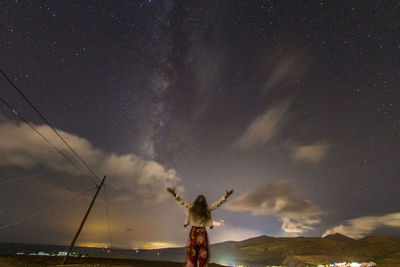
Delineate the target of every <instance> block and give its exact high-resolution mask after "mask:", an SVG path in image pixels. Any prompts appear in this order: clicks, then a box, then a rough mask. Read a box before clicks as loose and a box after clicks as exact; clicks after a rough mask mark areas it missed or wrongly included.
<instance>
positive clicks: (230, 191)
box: [208, 190, 233, 210]
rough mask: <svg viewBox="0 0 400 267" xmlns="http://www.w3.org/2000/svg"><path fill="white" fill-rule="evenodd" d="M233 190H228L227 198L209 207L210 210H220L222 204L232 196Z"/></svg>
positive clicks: (222, 198)
mask: <svg viewBox="0 0 400 267" xmlns="http://www.w3.org/2000/svg"><path fill="white" fill-rule="evenodd" d="M232 193H233V190H227V191H226V194H225V196H223V197H221V198H220V199H219V200H218V201H217V202H214V203H213V204H211V205H209V206H208V209H209V210H215V209H216V208H218V207H219V206H221V205H222V203H224V202H225V201H226V200H227V198H228V197H229V196H230V195H232Z"/></svg>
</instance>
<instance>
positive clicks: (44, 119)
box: [0, 70, 100, 181]
mask: <svg viewBox="0 0 400 267" xmlns="http://www.w3.org/2000/svg"><path fill="white" fill-rule="evenodd" d="M0 72H1V74H3V76H4V77H5V78H6V79H7V81H8V82H9V83H10V84H11V85H12V86H13V87H14V88H15V90H17V92H18V93H19V94H20V95H21V96H22V97H23V98H24V99H25V101H26V102H28V104H29V105H30V106H31V107H32V108H33V109H34V110H35V111H36V113H37V114H39V116H40V117H41V118H42V120H43V121H45V122H46V124H47V125H48V126H49V127H50V128H51V129H52V130H53V132H55V133H56V134H57V136H58V137H60V139H61V140H62V141H63V142H64V144H65V145H66V146H67V147H68V148H69V149H70V150H71V151H72V153H74V155H75V156H77V157H78V158H79V160H80V161H81V162H82V163H83V165H85V167H86V168H87V169H88V170H89V171H90V172H91V173H92V174H93V176H94V177H96V178H97V180H98V181H100V179H99V177H98V176H97V175H96V174H95V173H94V171H92V169H91V168H89V166H88V165H87V164H86V162H85V161H84V160H83V159H82V158H81V157H80V156H79V155H78V154H77V153H76V152H75V150H74V149H73V148H72V147H71V146H70V145H69V144H68V143H67V141H65V139H64V138H63V137H62V136H61V135H60V134H59V133H58V132H57V130H56V129H55V128H54V127H53V126H52V125H51V124H50V122H49V121H48V120H47V119H46V118H45V117H44V116H43V115H42V113H41V112H40V111H39V110H38V109H37V108H36V107H35V106H34V105H33V104H32V102H31V101H30V100H29V99H28V98H27V97H26V96H25V95H24V94H23V93H22V91H21V90H20V89H18V87H17V86H16V85H15V84H14V83H13V81H11V80H10V78H8V76H7V75H6V74H5V73H4V72H3V71H2V70H0Z"/></svg>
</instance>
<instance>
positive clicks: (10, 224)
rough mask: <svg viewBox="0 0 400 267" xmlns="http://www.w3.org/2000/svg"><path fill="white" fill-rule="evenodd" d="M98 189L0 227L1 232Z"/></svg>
mask: <svg viewBox="0 0 400 267" xmlns="http://www.w3.org/2000/svg"><path fill="white" fill-rule="evenodd" d="M96 188H97V186H95V187H93V188H91V189H89V190H86V191H85V192H82V193H79V194H78V195H76V196H75V197H73V198H70V199H68V200H65V201H63V202H60V203H57V204H56V205H54V206H50V207H47V208H44V209H41V210H39V211H37V212H35V213H33V214H31V215H29V216H27V217H25V218H22V219H19V220H17V221H15V222H13V223H9V224H5V225H1V226H0V230H2V229H4V228H8V227H10V226H14V225H17V224H20V223H23V222H25V221H27V220H29V219H31V218H33V217H35V216H37V215H39V214H42V213H45V212H46V211H49V210H51V209H54V208H57V207H59V206H62V205H64V204H66V203H68V202H70V201H73V200H75V199H77V198H79V197H82V196H83V195H84V194H86V193H89V192H90V191H93V190H94V189H96Z"/></svg>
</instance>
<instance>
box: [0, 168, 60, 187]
mask: <svg viewBox="0 0 400 267" xmlns="http://www.w3.org/2000/svg"><path fill="white" fill-rule="evenodd" d="M52 172H55V171H48V172H42V173H37V174H31V175H28V176H24V177H20V178H16V179H10V180H7V181H3V182H0V185H3V184H10V183H15V182H19V181H23V180H28V179H31V178H34V177H37V176H40V175H46V174H50V173H52Z"/></svg>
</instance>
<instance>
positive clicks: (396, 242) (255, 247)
mask: <svg viewBox="0 0 400 267" xmlns="http://www.w3.org/2000/svg"><path fill="white" fill-rule="evenodd" d="M180 250H181V249H164V250H158V251H160V252H161V253H165V252H167V251H168V252H169V253H171V254H172V253H174V252H175V253H178V252H179V251H180ZM211 261H212V262H216V263H219V264H222V265H240V264H243V265H248V266H257V267H258V266H265V265H283V266H296V267H302V266H310V265H318V264H329V263H335V262H344V261H346V262H352V261H357V262H370V261H373V262H375V263H377V266H391V267H393V266H400V238H398V237H388V236H368V237H365V238H361V239H358V240H355V239H352V238H350V237H347V236H344V235H342V234H333V235H328V236H326V237H324V238H321V237H294V238H289V237H288V238H286V237H280V238H274V237H269V236H259V237H255V238H250V239H247V240H243V241H237V242H236V241H228V242H224V243H218V244H214V245H211Z"/></svg>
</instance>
